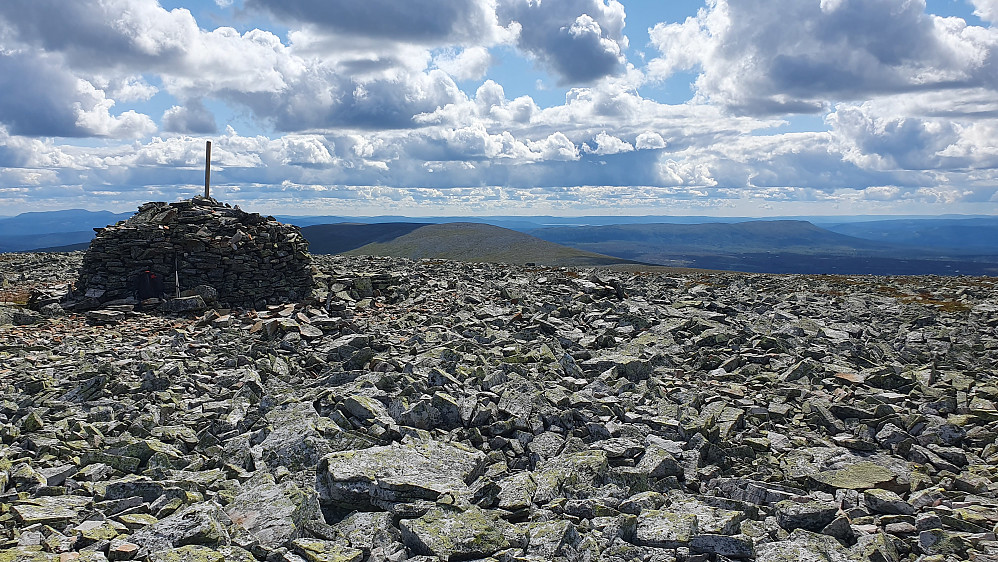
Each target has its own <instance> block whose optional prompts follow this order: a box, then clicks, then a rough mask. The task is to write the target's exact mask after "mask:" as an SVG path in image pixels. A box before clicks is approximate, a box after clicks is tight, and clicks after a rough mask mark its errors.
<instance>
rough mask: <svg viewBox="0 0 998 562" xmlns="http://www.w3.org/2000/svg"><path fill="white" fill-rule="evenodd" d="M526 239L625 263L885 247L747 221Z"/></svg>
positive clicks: (622, 227) (570, 230) (807, 227)
mask: <svg viewBox="0 0 998 562" xmlns="http://www.w3.org/2000/svg"><path fill="white" fill-rule="evenodd" d="M530 234H532V235H534V236H536V237H538V238H541V239H542V240H547V241H549V242H556V243H558V244H565V245H568V246H572V247H573V248H583V249H587V250H590V251H594V252H604V253H606V252H610V253H611V254H612V255H617V256H620V255H623V253H626V254H628V257H629V258H631V259H644V258H648V257H656V256H658V254H660V253H662V252H663V250H665V251H666V252H667V253H675V252H702V251H710V252H712V253H715V252H723V253H745V252H768V251H776V250H780V251H791V252H806V253H812V252H813V253H823V254H827V253H834V254H849V255H852V254H856V253H857V252H859V251H863V252H871V251H889V250H890V249H891V248H890V247H889V246H887V245H885V244H881V243H878V242H873V241H870V240H863V239H860V238H854V237H851V236H846V235H844V234H838V233H835V232H830V231H828V230H825V229H823V228H818V227H817V226H815V225H813V224H811V223H809V222H805V221H789V220H780V221H748V222H741V223H734V224H727V223H711V224H618V225H612V226H590V227H584V228H582V227H560V228H542V229H537V230H531V231H530Z"/></svg>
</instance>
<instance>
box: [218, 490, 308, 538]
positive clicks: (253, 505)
mask: <svg viewBox="0 0 998 562" xmlns="http://www.w3.org/2000/svg"><path fill="white" fill-rule="evenodd" d="M313 504H314V505H313ZM318 507H319V506H318V503H315V494H314V493H313V494H312V495H311V497H310V496H309V495H308V494H307V493H305V492H304V491H302V490H301V489H300V488H298V486H296V485H295V484H294V483H293V482H286V483H282V484H280V485H279V484H277V483H276V482H274V478H273V476H271V475H270V474H267V473H263V474H260V475H258V476H256V477H254V478H252V479H251V480H249V481H248V482H246V483H245V484H243V486H242V488H241V490H240V492H239V495H237V496H236V497H235V499H233V500H232V503H230V504H229V505H227V506H226V508H225V513H226V514H227V515H228V516H229V518H230V519H231V520H232V522H233V523H234V524H236V525H239V526H240V527H242V528H243V529H246V530H247V531H249V533H250V534H251V535H253V536H254V537H255V538H256V539H257V540H259V541H260V544H262V545H264V546H266V547H268V548H277V547H279V546H281V545H282V544H284V543H285V542H287V541H288V540H290V539H294V538H298V536H299V533H300V531H299V529H300V528H301V525H302V524H303V523H304V522H305V521H306V520H308V519H311V518H312V517H314V516H315V515H317V513H318Z"/></svg>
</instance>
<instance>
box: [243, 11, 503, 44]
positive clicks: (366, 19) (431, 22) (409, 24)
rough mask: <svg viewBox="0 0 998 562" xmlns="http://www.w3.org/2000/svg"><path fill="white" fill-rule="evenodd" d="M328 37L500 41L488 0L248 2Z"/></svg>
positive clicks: (494, 16)
mask: <svg viewBox="0 0 998 562" xmlns="http://www.w3.org/2000/svg"><path fill="white" fill-rule="evenodd" d="M246 6H247V7H251V8H258V9H263V10H267V11H269V12H271V13H272V14H274V15H276V16H278V17H280V18H282V19H285V20H287V21H291V22H295V23H299V24H308V25H311V26H314V27H316V28H317V29H320V30H322V31H324V32H326V33H332V34H337V35H345V36H352V37H364V38H377V39H380V40H387V41H403V42H410V43H420V44H432V45H440V44H451V45H457V44H462V45H463V44H467V45H477V44H482V42H489V41H491V40H494V39H495V38H496V37H498V34H499V30H497V25H496V15H495V8H494V6H493V2H490V1H488V0H407V1H406V2H398V1H396V0H364V1H362V2H358V1H356V0H247V1H246Z"/></svg>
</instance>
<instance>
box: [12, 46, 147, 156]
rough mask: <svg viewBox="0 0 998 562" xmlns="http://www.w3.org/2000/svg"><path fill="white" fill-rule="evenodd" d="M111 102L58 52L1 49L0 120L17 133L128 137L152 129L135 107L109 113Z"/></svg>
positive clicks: (145, 132) (140, 135)
mask: <svg viewBox="0 0 998 562" xmlns="http://www.w3.org/2000/svg"><path fill="white" fill-rule="evenodd" d="M114 104H115V102H114V100H112V99H108V98H107V97H106V95H105V93H104V91H103V90H100V89H98V88H96V87H94V85H93V84H91V83H90V82H88V81H86V80H83V79H81V78H77V77H75V76H73V75H72V74H71V73H70V72H68V71H67V70H66V69H65V67H64V66H63V65H62V64H61V60H60V58H59V57H58V56H47V55H44V54H37V53H30V52H29V53H25V52H13V53H10V54H4V53H0V122H2V123H6V124H8V125H9V126H10V131H11V132H12V133H14V134H17V135H30V136H59V137H88V136H98V137H112V138H133V137H142V136H145V135H148V134H151V133H152V132H154V131H155V130H156V125H155V124H154V123H153V122H152V120H151V119H150V118H149V117H148V116H146V115H143V114H140V113H136V112H135V111H125V112H123V113H121V114H120V115H112V114H111V109H112V107H113V106H114Z"/></svg>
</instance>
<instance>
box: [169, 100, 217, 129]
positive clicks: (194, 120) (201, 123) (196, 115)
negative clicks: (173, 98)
mask: <svg viewBox="0 0 998 562" xmlns="http://www.w3.org/2000/svg"><path fill="white" fill-rule="evenodd" d="M163 130H164V131H169V132H171V133H193V134H202V135H205V134H211V133H214V132H216V131H218V126H217V125H215V116H214V115H213V114H212V113H211V112H210V111H208V108H206V107H205V106H204V103H202V101H201V100H199V99H194V100H190V101H188V102H187V104H186V105H184V106H179V105H175V106H173V107H171V108H170V109H167V110H166V112H165V113H164V114H163Z"/></svg>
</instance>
